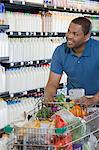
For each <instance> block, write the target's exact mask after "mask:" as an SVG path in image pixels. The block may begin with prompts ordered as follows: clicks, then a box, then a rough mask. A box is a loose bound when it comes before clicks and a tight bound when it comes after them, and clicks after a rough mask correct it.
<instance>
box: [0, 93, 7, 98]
mask: <svg viewBox="0 0 99 150" xmlns="http://www.w3.org/2000/svg"><path fill="white" fill-rule="evenodd" d="M8 95H9V92H3V93H0V98H5V97H7V96H8Z"/></svg>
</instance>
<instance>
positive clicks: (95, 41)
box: [89, 38, 99, 46]
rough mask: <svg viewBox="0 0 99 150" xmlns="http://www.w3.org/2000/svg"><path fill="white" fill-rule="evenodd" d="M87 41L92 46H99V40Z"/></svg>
mask: <svg viewBox="0 0 99 150" xmlns="http://www.w3.org/2000/svg"><path fill="white" fill-rule="evenodd" d="M89 41H90V43H91V44H93V45H94V46H96V45H97V46H99V40H96V39H93V38H90V40H89Z"/></svg>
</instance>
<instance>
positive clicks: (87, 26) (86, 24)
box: [71, 17, 92, 35]
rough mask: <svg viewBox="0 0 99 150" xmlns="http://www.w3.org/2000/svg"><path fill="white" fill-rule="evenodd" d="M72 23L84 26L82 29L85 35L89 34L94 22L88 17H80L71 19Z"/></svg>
mask: <svg viewBox="0 0 99 150" xmlns="http://www.w3.org/2000/svg"><path fill="white" fill-rule="evenodd" d="M71 22H72V23H75V24H78V25H81V26H82V30H83V32H84V35H87V34H88V33H91V29H92V23H91V21H90V20H89V19H87V18H86V17H78V18H75V19H73V20H72V21H71Z"/></svg>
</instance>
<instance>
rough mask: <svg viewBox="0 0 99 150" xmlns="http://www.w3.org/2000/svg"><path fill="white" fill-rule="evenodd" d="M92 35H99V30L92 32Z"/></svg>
mask: <svg viewBox="0 0 99 150" xmlns="http://www.w3.org/2000/svg"><path fill="white" fill-rule="evenodd" d="M91 36H99V31H98V32H96V31H94V32H92V33H91Z"/></svg>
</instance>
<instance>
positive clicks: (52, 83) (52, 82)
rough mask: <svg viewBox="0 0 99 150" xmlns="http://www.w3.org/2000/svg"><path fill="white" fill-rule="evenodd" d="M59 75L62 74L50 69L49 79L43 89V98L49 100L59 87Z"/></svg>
mask: <svg viewBox="0 0 99 150" xmlns="http://www.w3.org/2000/svg"><path fill="white" fill-rule="evenodd" d="M61 76H62V75H60V74H56V73H54V72H52V71H50V75H49V79H48V82H47V85H46V87H45V90H44V98H45V99H48V100H51V99H53V97H54V96H55V95H56V91H57V88H58V87H59V83H60V79H61Z"/></svg>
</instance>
